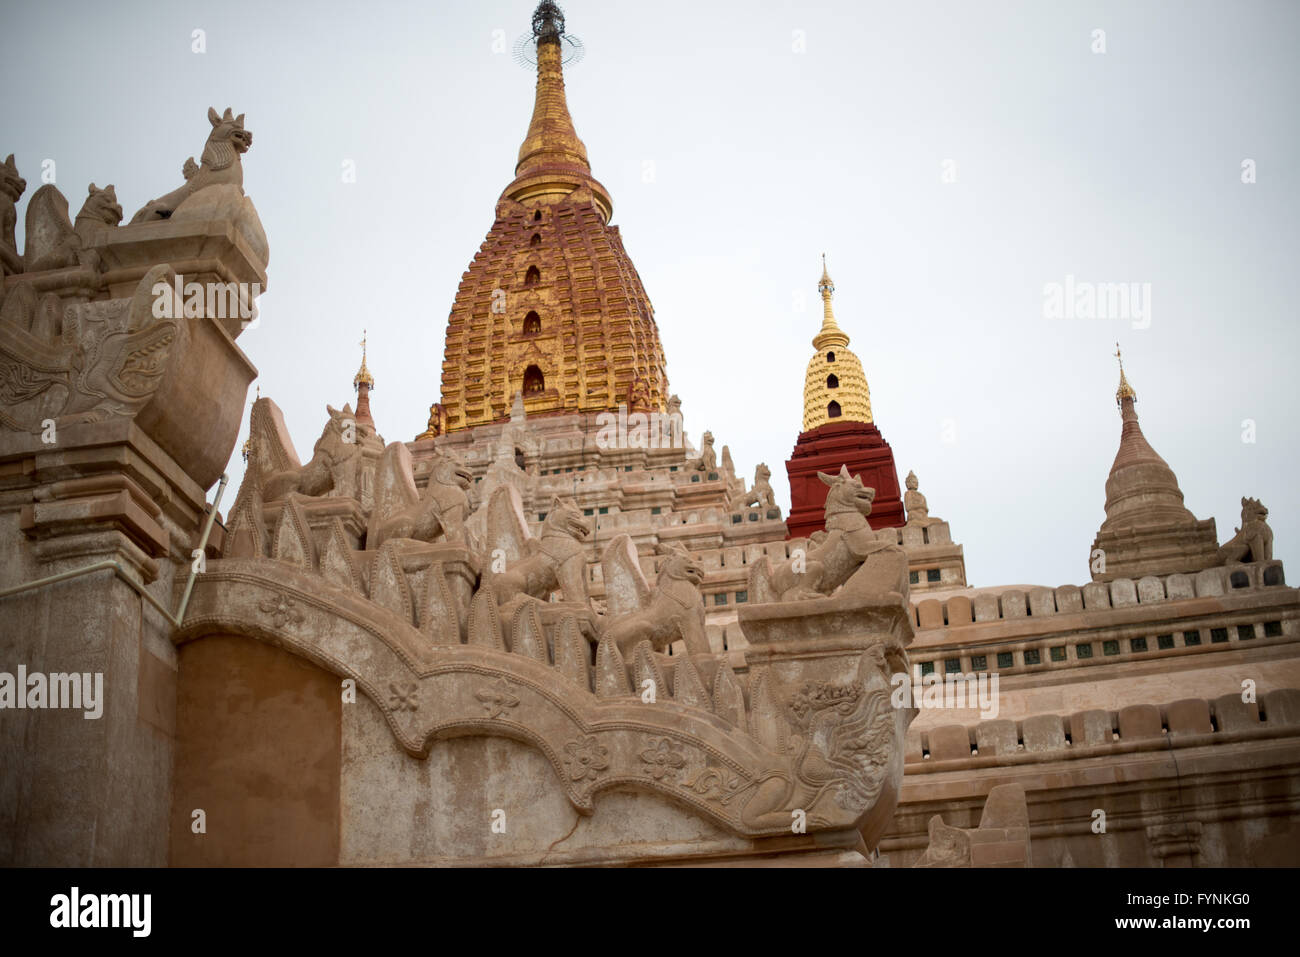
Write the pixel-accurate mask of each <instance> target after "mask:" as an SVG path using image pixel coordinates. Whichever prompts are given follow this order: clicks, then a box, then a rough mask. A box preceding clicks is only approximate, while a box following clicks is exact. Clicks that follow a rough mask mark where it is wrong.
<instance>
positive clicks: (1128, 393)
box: [1115, 342, 1137, 409]
mask: <svg viewBox="0 0 1300 957" xmlns="http://www.w3.org/2000/svg"><path fill="white" fill-rule="evenodd" d="M1115 358H1116V359H1117V360H1119V388H1118V389H1116V390H1115V404H1116V405H1117V406H1119V407H1120V408H1121V409H1123V408H1124V400H1125V399H1132V400H1133V401H1134V402H1136V401H1137V393H1136V392H1134V391H1133V387H1132V386H1131V385H1129V384H1128V378H1127V377H1126V376H1125V375H1124V357H1123V356H1122V355H1121V354H1120V349H1119V343H1118V342H1117V343H1115Z"/></svg>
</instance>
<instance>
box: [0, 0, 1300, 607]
mask: <svg viewBox="0 0 1300 957" xmlns="http://www.w3.org/2000/svg"><path fill="white" fill-rule="evenodd" d="M532 6H533V5H532V3H530V2H526V0H512V2H496V0H491V2H488V0H481V2H475V3H447V2H428V0H424V2H412V3H383V2H373V0H371V2H364V3H287V2H274V3H271V2H265V0H263V2H258V3H246V2H239V0H223V2H220V3H187V2H165V3H82V4H69V3H59V2H42V3H29V2H25V3H13V2H11V0H4V12H3V24H4V29H3V31H0V80H2V81H3V88H4V89H5V90H6V95H5V97H4V99H3V101H0V155H3V154H7V153H9V152H11V151H12V152H14V153H15V154H16V160H17V163H18V166H19V169H20V171H21V173H22V175H23V176H25V177H26V179H27V181H28V191H27V194H26V195H25V196H24V197H23V202H22V206H21V207H20V215H19V220H20V227H19V229H20V235H21V219H22V212H23V208H25V205H26V200H27V199H29V198H30V196H31V194H32V193H33V192H35V190H36V188H37V187H38V186H39V185H40V183H41V178H40V169H41V164H42V162H43V161H44V160H45V159H54V160H55V161H56V175H57V183H58V185H59V186H60V188H61V189H62V190H63V192H64V193H65V194H66V195H67V196H68V198H69V201H70V203H71V205H72V209H73V210H74V211H75V210H76V209H77V208H79V206H80V204H81V202H82V200H83V199H84V197H85V189H86V184H87V183H88V182H90V181H91V180H94V181H95V182H96V183H97V184H98V185H100V186H103V185H105V184H106V183H114V184H115V185H116V187H117V195H118V197H119V200H120V201H121V203H122V205H123V207H124V209H125V210H126V215H127V218H129V217H130V216H131V215H132V214H133V213H134V212H135V211H136V210H137V209H139V208H140V206H142V205H143V204H144V203H145V202H147V201H148V200H149V199H151V198H153V197H155V196H159V195H161V194H163V193H165V192H168V191H170V190H171V189H174V188H175V187H176V186H178V185H179V184H180V183H181V177H180V168H181V164H182V162H183V161H184V159H185V158H186V157H187V156H191V155H193V156H195V157H197V156H198V155H199V153H200V152H201V150H202V147H203V143H204V140H205V138H206V136H207V132H208V130H209V129H210V127H209V125H208V122H207V120H206V118H205V114H206V112H207V108H208V107H209V106H214V107H216V108H217V109H218V110H219V111H220V110H223V109H224V108H225V107H227V106H230V107H233V108H234V110H235V112H236V113H240V112H242V113H245V114H246V115H247V118H246V124H247V126H248V128H249V129H251V130H252V131H253V133H254V139H253V147H252V149H251V150H250V152H249V153H247V154H246V155H245V157H244V168H245V180H244V186H245V191H246V192H247V193H248V194H249V195H250V196H251V197H252V198H253V200H254V202H255V204H256V206H257V209H258V212H259V214H260V216H261V219H262V222H263V224H264V226H265V228H266V232H267V235H268V238H269V240H270V245H271V262H270V266H269V270H268V273H269V287H270V288H269V291H268V292H267V293H266V294H265V295H264V296H263V297H262V300H261V309H262V321H261V323H260V326H259V327H258V328H256V329H252V330H249V331H247V332H246V333H245V334H244V335H243V336H241V338H240V340H239V345H240V346H241V347H242V348H243V349H244V351H245V352H246V353H247V354H248V355H249V357H250V358H251V359H252V361H253V363H254V364H255V365H256V366H257V367H258V369H259V370H260V372H261V376H260V378H259V380H258V382H259V384H260V386H261V390H262V394H263V395H268V396H270V397H272V398H273V399H275V401H276V402H277V403H279V405H280V406H281V408H283V409H284V412H285V418H286V420H287V422H288V425H289V428H290V430H291V432H292V434H293V437H294V441H295V443H296V444H297V447H298V450H299V453H300V455H302V457H303V458H304V459H305V458H307V457H308V456H309V455H310V451H311V446H312V444H313V443H314V441H315V439H316V438H317V436H318V435H319V434H320V430H321V428H322V427H323V425H324V416H325V411H324V407H325V404H326V403H327V402H329V403H331V404H333V405H335V406H341V405H342V403H343V402H345V401H350V400H351V398H352V389H351V382H352V376H353V374H354V373H355V372H356V369H357V365H358V361H359V358H360V356H359V347H358V343H359V341H360V339H361V334H362V329H363V328H365V329H368V330H369V337H370V358H369V365H370V369H371V370H372V372H373V373H374V375H375V378H376V379H377V389H376V391H375V393H374V395H373V398H372V409H373V411H374V415H375V418H376V421H377V423H378V425H379V430H380V432H381V433H382V434H383V436H384V437H385V438H386V439H387V440H389V441H393V440H395V439H411V438H413V437H414V436H415V435H416V434H417V433H419V432H420V431H422V430H423V429H424V426H425V420H426V419H427V417H428V408H429V405H430V403H432V402H434V401H436V400H437V399H438V397H439V387H440V381H439V380H440V371H441V362H442V350H443V337H444V333H445V330H446V321H447V313H448V310H449V309H450V307H451V304H452V301H453V299H454V296H455V293H456V287H457V284H458V282H459V280H460V276H461V274H462V272H463V271H464V270H465V269H466V267H467V265H468V264H469V262H470V260H471V258H472V257H473V255H474V253H475V251H476V250H477V248H478V246H479V244H480V243H481V242H482V240H483V237H484V235H485V234H486V232H487V230H488V228H489V227H490V226H491V224H492V220H493V209H494V204H495V202H496V199H497V197H498V196H499V195H500V193H501V190H502V189H503V188H504V187H505V185H506V184H507V183H509V182H510V180H511V179H512V178H513V170H514V164H515V160H516V155H517V151H518V148H519V144H520V141H521V140H522V139H523V136H524V133H525V130H526V128H527V125H528V119H529V116H530V115H531V111H532V101H533V85H534V76H533V75H532V74H531V73H530V72H529V71H526V70H523V69H521V68H520V67H519V66H517V65H516V64H515V62H514V61H513V58H512V57H511V54H510V49H511V47H512V46H513V43H514V40H515V38H516V37H518V36H519V35H520V34H522V33H524V32H525V31H526V30H527V28H528V23H529V17H530V15H531V12H532ZM563 7H564V10H565V13H566V15H567V18H568V27H569V30H570V32H572V33H576V34H577V35H578V36H580V37H581V38H582V40H583V41H584V43H585V45H586V51H587V52H586V57H585V59H584V60H583V61H582V62H581V63H579V64H576V65H575V66H573V67H572V68H570V69H569V70H567V72H566V81H567V85H568V94H569V106H570V110H571V112H572V114H573V117H574V121H575V124H576V126H577V129H578V133H579V135H580V136H581V137H582V138H583V139H584V140H585V142H586V144H587V150H588V154H589V156H590V158H591V162H592V167H593V171H594V173H595V175H596V177H597V178H598V179H600V180H601V181H602V182H603V183H604V184H605V185H606V186H607V187H608V188H609V190H610V191H611V193H612V194H613V197H614V222H615V223H616V224H618V225H619V226H620V228H621V230H622V233H623V237H624V242H625V245H626V247H627V250H628V252H629V254H630V255H631V257H632V259H633V261H634V262H635V264H636V266H637V268H638V270H639V272H640V274H641V278H642V281H643V282H644V284H645V288H646V290H647V291H648V293H649V295H650V297H651V300H652V302H653V304H654V307H655V316H656V319H657V321H658V324H659V330H660V335H661V337H662V339H663V344H664V351H665V354H666V356H667V359H668V374H669V380H670V384H671V388H672V390H673V391H674V392H676V393H678V394H679V395H680V396H681V398H682V403H683V412H684V414H685V418H686V427H687V430H688V431H689V432H690V433H691V435H693V436H695V437H698V436H699V435H700V433H701V432H703V431H704V430H705V429H711V430H712V431H713V433H714V435H715V436H716V437H717V441H718V445H719V447H721V445H722V444H724V443H725V444H728V445H730V447H731V451H732V455H733V457H734V458H735V460H736V464H737V467H738V468H740V469H741V470H743V471H744V472H745V473H746V474H747V475H749V476H752V474H753V469H754V466H755V464H756V463H758V462H759V461H765V462H766V463H767V464H768V465H769V466H770V467H771V468H772V471H773V485H774V487H775V489H776V493H777V498H778V500H780V501H781V504H782V506H783V507H787V508H788V504H789V489H788V485H787V483H786V480H785V472H784V465H783V463H784V461H785V459H786V458H787V457H788V456H789V454H790V451H791V449H792V448H793V445H794V442H795V439H796V437H797V435H798V433H799V430H800V424H801V413H802V388H803V374H804V367H805V364H806V362H807V360H808V358H809V356H810V355H811V353H812V346H811V344H810V339H811V338H812V336H813V335H814V334H815V333H816V331H817V329H818V326H819V324H820V309H819V308H818V306H819V302H818V299H817V292H816V284H817V280H818V277H819V275H820V272H821V262H820V255H821V253H822V252H825V253H826V254H827V256H828V260H829V264H830V270H831V275H832V276H833V277H834V280H835V283H836V287H837V292H836V297H835V310H836V316H837V318H838V319H839V323H840V325H841V326H842V327H843V328H844V330H845V331H846V332H848V333H849V335H850V336H851V337H852V340H853V341H852V343H851V346H850V347H851V348H852V349H853V350H854V351H856V352H857V354H858V355H859V356H860V357H861V359H862V361H863V365H864V367H865V369H866V373H867V378H868V381H869V382H870V385H871V399H872V407H873V410H874V412H875V417H876V421H877V424H878V425H879V427H880V429H881V431H882V433H883V434H884V436H885V438H886V440H887V441H889V443H890V444H891V445H892V446H893V449H894V454H895V458H896V461H897V463H898V469H899V477H900V480H901V478H902V477H903V476H905V475H906V474H907V471H908V469H915V470H916V472H917V474H918V475H919V477H920V480H921V489H922V491H923V492H925V493H926V495H927V496H928V497H929V502H930V511H931V514H932V515H937V516H940V517H942V518H944V519H947V520H948V521H949V522H950V523H951V525H952V531H953V536H954V539H955V540H956V541H959V542H961V543H963V544H964V545H965V549H966V563H967V574H968V578H969V580H970V582H971V584H973V585H997V584H1007V583H1012V582H1016V583H1035V584H1046V585H1058V584H1064V583H1082V582H1084V581H1087V580H1088V571H1087V557H1088V552H1089V548H1090V547H1091V543H1092V540H1093V536H1094V534H1095V533H1096V530H1097V528H1098V526H1099V525H1100V523H1101V521H1102V519H1103V518H1104V512H1103V504H1104V501H1105V488H1104V484H1105V479H1106V475H1107V473H1108V471H1109V469H1110V465H1111V461H1112V460H1113V458H1114V455H1115V451H1116V448H1117V445H1118V441H1119V431H1120V420H1119V415H1118V412H1117V410H1116V408H1115V402H1114V392H1115V387H1116V382H1117V371H1116V365H1115V359H1114V356H1113V353H1114V351H1115V342H1116V340H1119V342H1120V343H1121V344H1122V346H1123V350H1124V356H1125V367H1126V369H1127V370H1128V374H1129V377H1130V380H1131V382H1132V384H1133V386H1134V387H1135V388H1136V390H1137V393H1138V405H1137V408H1138V412H1139V414H1140V416H1141V421H1142V427H1143V429H1144V431H1145V433H1146V436H1147V438H1148V439H1149V440H1150V442H1151V444H1152V445H1153V446H1154V447H1155V449H1156V450H1157V451H1158V452H1159V453H1160V454H1161V455H1162V456H1163V457H1164V458H1165V459H1166V461H1168V462H1169V464H1170V465H1171V466H1172V467H1173V468H1174V471H1175V472H1176V473H1177V475H1178V478H1179V481H1180V483H1181V485H1182V489H1183V492H1184V494H1185V496H1186V503H1187V505H1188V507H1189V508H1191V510H1192V511H1193V512H1195V513H1196V515H1197V516H1198V517H1201V518H1206V517H1214V518H1215V519H1216V520H1217V522H1218V531H1219V537H1220V540H1221V541H1226V540H1227V539H1228V538H1229V537H1231V535H1232V532H1233V528H1234V526H1236V525H1237V524H1239V514H1238V513H1239V510H1240V498H1241V496H1242V495H1253V496H1257V497H1259V498H1261V499H1262V500H1263V502H1264V503H1265V505H1267V506H1268V507H1269V508H1270V509H1271V510H1272V515H1271V518H1270V521H1271V524H1272V526H1273V528H1274V530H1275V532H1276V535H1277V539H1276V554H1277V556H1278V557H1280V558H1282V559H1284V560H1285V559H1290V558H1291V557H1292V556H1293V555H1295V554H1296V542H1297V538H1298V536H1300V519H1297V508H1296V504H1297V503H1296V499H1297V495H1296V491H1295V488H1296V485H1295V481H1294V478H1293V476H1294V473H1295V468H1296V464H1297V456H1296V451H1295V450H1296V440H1295V434H1296V431H1297V426H1300V400H1298V399H1297V390H1296V387H1295V384H1294V368H1295V363H1296V359H1297V355H1298V353H1297V345H1298V344H1300V343H1298V337H1300V333H1298V332H1297V326H1296V321H1297V316H1296V312H1297V309H1296V278H1297V276H1298V275H1300V269H1297V252H1300V242H1298V241H1297V230H1298V229H1300V190H1297V175H1298V174H1300V135H1298V131H1300V108H1298V107H1297V97H1298V95H1300V56H1297V54H1296V49H1297V39H1298V36H1297V34H1298V33H1300V30H1298V29H1297V28H1298V27H1300V4H1297V3H1294V2H1260V0H1248V2H1240V3H1198V2H1187V0H1171V2H1141V3H1133V2H1116V3H1094V2H1076V3H1067V2H1054V3H1036V2H1024V3H992V2H974V0H960V2H949V3H920V2H908V3H877V2H863V0H842V2H817V3H795V2H789V3H761V2H754V0H747V2H741V0H729V2H721V0H718V2H714V0H710V2H698V0H697V2H693V3H686V2H675V0H660V2H657V3H653V4H647V3H631V2H622V0H618V2H615V0H600V2H596V0H571V2H568V3H564V4H563ZM196 29H201V30H203V31H205V34H204V36H205V40H206V52H204V53H195V52H193V50H192V47H193V45H194V40H193V39H192V37H193V31H195V30H196ZM1098 30H1102V31H1104V37H1103V36H1100V35H1098V34H1096V33H1095V31H1098ZM498 31H499V32H498ZM1103 42H1104V50H1105V52H1094V51H1095V50H1096V49H1098V48H1100V47H1101V45H1102V43H1103ZM498 51H501V52H498ZM345 160H352V161H353V162H354V163H355V167H356V182H355V183H344V182H342V181H341V180H342V176H341V168H342V164H343V163H344V161H345ZM1246 160H1252V161H1253V169H1254V171H1255V179H1256V182H1254V183H1250V184H1247V183H1243V182H1242V178H1243V162H1244V161H1246ZM945 180H953V181H951V182H946V181H945ZM20 242H21V238H20ZM1067 276H1072V277H1074V280H1073V281H1074V283H1075V284H1076V286H1078V285H1079V284H1082V283H1096V284H1100V283H1137V284H1139V285H1138V289H1139V290H1141V289H1142V288H1143V286H1144V284H1149V286H1146V288H1149V290H1150V300H1149V306H1150V309H1149V315H1145V316H1141V315H1140V316H1128V317H1121V318H1080V317H1075V318H1064V319H1053V318H1048V317H1047V316H1046V315H1045V305H1044V301H1045V293H1044V287H1045V285H1046V284H1050V283H1059V284H1061V285H1062V286H1064V284H1065V283H1066V282H1067ZM251 398H252V395H251V392H250V400H251ZM1248 419H1249V420H1252V421H1253V423H1254V439H1255V440H1254V441H1253V442H1248V441H1243V434H1244V433H1245V432H1246V431H1248V429H1249V426H1244V425H1243V423H1244V422H1245V420H1248ZM244 428H245V432H246V430H247V424H245V427H244ZM244 437H245V436H244V434H241V436H240V442H241V443H242V441H243V439H244ZM236 448H238V445H237V446H236ZM230 472H231V477H232V481H233V482H234V483H235V485H237V483H238V480H239V478H240V477H241V474H242V462H241V461H240V459H239V456H238V454H237V453H236V455H235V456H234V460H233V461H232V463H231V468H230ZM228 494H229V498H228V499H227V501H226V502H225V505H226V507H227V508H228V507H229V504H230V503H231V502H232V501H233V494H234V487H233V486H232V489H231V491H230V492H229V493H228ZM1297 576H1300V570H1296V569H1293V571H1292V577H1297Z"/></svg>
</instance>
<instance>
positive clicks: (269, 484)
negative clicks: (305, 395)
mask: <svg viewBox="0 0 1300 957" xmlns="http://www.w3.org/2000/svg"><path fill="white" fill-rule="evenodd" d="M325 411H326V412H328V413H329V421H328V422H327V423H326V424H325V429H324V431H322V432H321V436H320V438H319V439H317V440H316V445H315V446H314V447H313V448H312V456H311V461H309V462H308V463H307V464H306V465H300V466H296V467H295V466H294V465H289V467H287V468H285V467H281V468H278V469H276V468H274V467H273V466H272V469H268V470H267V472H266V473H265V474H264V475H263V476H262V498H263V500H264V501H267V502H274V501H276V500H277V499H282V498H284V497H285V496H286V495H289V494H290V493H297V494H299V495H307V496H314V497H319V496H326V495H329V496H344V497H353V498H355V497H357V496H358V492H359V490H358V489H357V466H358V465H359V464H360V463H359V460H360V457H361V455H362V450H363V447H364V445H365V444H374V443H375V442H376V437H375V431H374V429H373V428H371V427H370V426H368V425H365V424H363V423H360V422H358V421H357V420H356V417H355V416H354V415H353V413H352V407H351V406H350V405H344V406H343V408H342V410H339V409H336V408H334V407H333V406H330V405H327V406H325ZM253 438H254V445H255V450H256V451H258V452H269V450H267V449H264V448H263V443H265V442H267V441H270V442H271V443H272V444H274V443H275V442H276V440H277V439H280V437H279V436H269V435H259V434H255V435H254V437H253ZM273 461H274V459H267V458H263V459H262V463H261V464H263V466H264V467H265V465H267V464H269V463H271V462H273ZM281 461H284V459H283V458H281Z"/></svg>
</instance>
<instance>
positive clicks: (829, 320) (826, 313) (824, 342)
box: [812, 253, 849, 352]
mask: <svg viewBox="0 0 1300 957" xmlns="http://www.w3.org/2000/svg"><path fill="white" fill-rule="evenodd" d="M817 291H818V292H819V293H821V297H822V327H821V330H820V331H819V332H818V333H817V335H815V336H814V337H813V341H812V344H813V348H814V349H816V350H817V351H818V352H821V351H822V350H823V349H825V348H826V347H827V346H847V345H848V344H849V337H848V334H847V333H846V332H845V331H844V330H843V329H841V328H840V327H839V325H837V324H836V322H835V310H834V309H833V308H831V297H833V296H834V295H835V283H833V282H831V274H830V273H829V272H828V271H827V268H826V254H825V253H822V278H821V280H820V281H819V282H818V283H817Z"/></svg>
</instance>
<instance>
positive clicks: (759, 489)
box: [731, 463, 776, 511]
mask: <svg viewBox="0 0 1300 957" xmlns="http://www.w3.org/2000/svg"><path fill="white" fill-rule="evenodd" d="M771 477H772V471H771V469H769V468H768V467H767V465H766V464H765V463H759V466H758V468H756V469H754V487H753V488H751V489H750V490H749V491H748V492H741V493H740V494H739V495H737V496H735V497H734V498H733V499H732V500H731V509H732V511H739V510H740V509H742V508H749V507H751V506H758V507H759V508H776V495H775V493H773V491H772V483H771V482H770V481H768V480H769V479H770V478H771Z"/></svg>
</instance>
